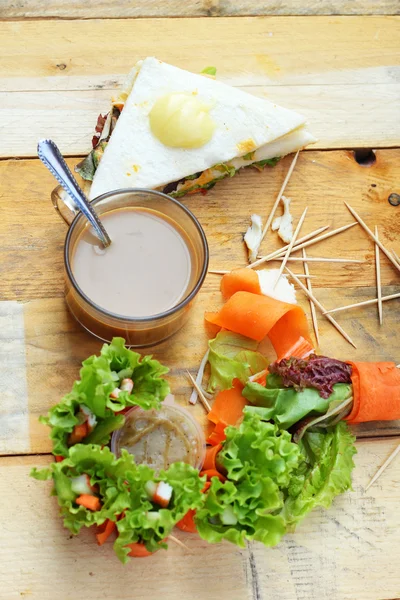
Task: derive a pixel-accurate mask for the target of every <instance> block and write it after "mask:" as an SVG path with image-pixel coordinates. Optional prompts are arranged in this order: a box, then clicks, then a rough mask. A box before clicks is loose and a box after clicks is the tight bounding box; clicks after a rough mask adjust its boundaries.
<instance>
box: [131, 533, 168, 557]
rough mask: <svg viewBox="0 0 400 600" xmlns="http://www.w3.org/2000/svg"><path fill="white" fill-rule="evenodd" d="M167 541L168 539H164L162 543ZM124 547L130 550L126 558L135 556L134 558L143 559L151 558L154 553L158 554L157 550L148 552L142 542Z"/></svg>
mask: <svg viewBox="0 0 400 600" xmlns="http://www.w3.org/2000/svg"><path fill="white" fill-rule="evenodd" d="M167 540H168V537H166V538H164V539H163V542H166V541H167ZM126 547H127V548H130V549H131V551H130V552H129V554H128V556H135V557H136V558H144V557H145V556H151V555H152V554H154V553H155V552H158V548H157V550H154V551H153V552H149V551H148V550H147V548H146V546H145V545H144V543H143V542H134V543H133V544H127V545H126Z"/></svg>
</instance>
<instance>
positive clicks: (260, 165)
mask: <svg viewBox="0 0 400 600" xmlns="http://www.w3.org/2000/svg"><path fill="white" fill-rule="evenodd" d="M280 160H281V157H280V156H276V157H275V158H265V159H264V160H258V161H256V162H254V163H252V164H251V165H249V167H255V168H256V169H258V170H260V171H261V170H262V169H263V168H264V167H265V166H268V167H274V166H275V165H276V164H277V163H278V162H279V161H280Z"/></svg>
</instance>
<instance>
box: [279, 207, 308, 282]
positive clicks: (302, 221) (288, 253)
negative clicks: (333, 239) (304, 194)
mask: <svg viewBox="0 0 400 600" xmlns="http://www.w3.org/2000/svg"><path fill="white" fill-rule="evenodd" d="M307 211H308V206H306V208H305V209H304V211H303V214H302V215H301V217H300V220H299V222H298V223H297V227H296V230H295V232H294V234H293V237H292V239H291V241H290V243H289V245H288V247H287V250H286V253H285V256H284V257H283V261H282V264H281V266H280V268H279V273H278V275H277V278H276V280H275V283H274V289H275V288H276V286H277V284H278V281H279V279H280V278H281V275H282V273H283V269H284V268H285V266H286V263H287V261H288V258H289V256H290V253H291V251H292V248H293V246H294V244H295V242H296V239H297V236H298V235H299V232H300V229H301V226H302V225H303V223H304V219H305V218H306V214H307Z"/></svg>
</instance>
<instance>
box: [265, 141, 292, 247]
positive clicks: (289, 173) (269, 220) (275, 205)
mask: <svg viewBox="0 0 400 600" xmlns="http://www.w3.org/2000/svg"><path fill="white" fill-rule="evenodd" d="M299 152H300V151H299V150H298V151H297V152H296V154H295V156H294V158H293V160H292V164H291V165H290V167H289V171H288V172H287V174H286V177H285V179H284V181H283V183H282V187H281V189H280V190H279V194H278V195H277V197H276V200H275V203H274V205H273V207H272V210H271V212H270V214H269V217H268V219H267V222H266V223H265V227H264V229H263V232H262V236H261V241H263V239H264V238H265V235H266V233H267V231H268V230H269V228H270V226H271V223H272V219H273V218H274V216H275V211H276V209H277V208H278V204H279V202H280V200H281V198H282V194H283V192H284V191H285V188H286V186H287V184H288V181H289V179H290V177H291V176H292V173H293V169H294V167H295V165H296V162H297V159H298V156H299Z"/></svg>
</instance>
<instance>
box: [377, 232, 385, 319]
mask: <svg viewBox="0 0 400 600" xmlns="http://www.w3.org/2000/svg"><path fill="white" fill-rule="evenodd" d="M375 237H376V239H377V240H379V237H378V227H377V226H376V225H375ZM375 275H376V293H377V300H378V316H379V324H380V325H382V323H383V312H382V287H381V261H380V259H379V246H378V244H377V243H375Z"/></svg>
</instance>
